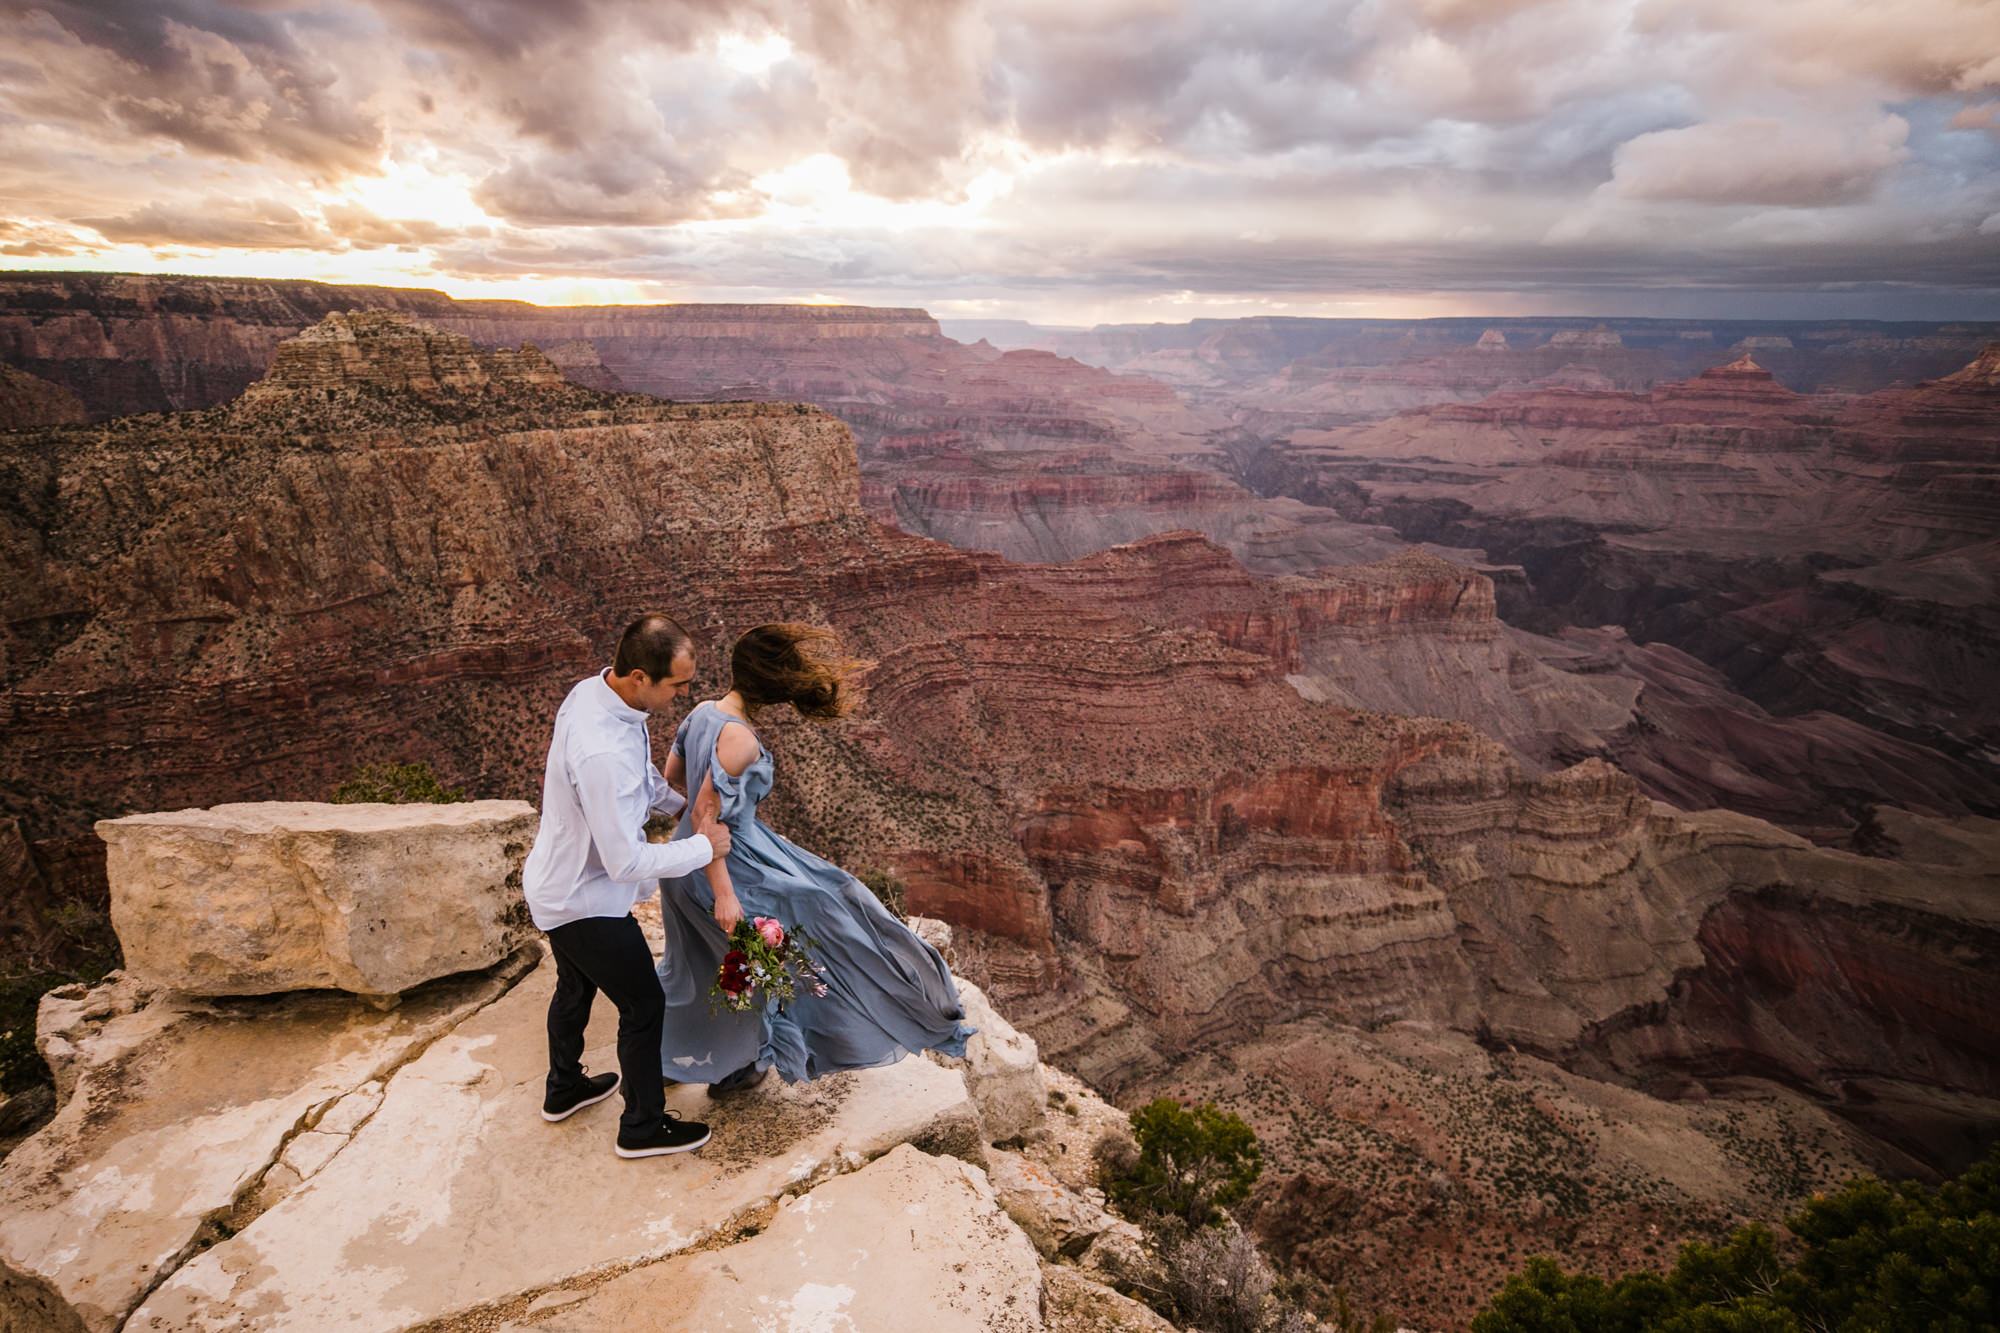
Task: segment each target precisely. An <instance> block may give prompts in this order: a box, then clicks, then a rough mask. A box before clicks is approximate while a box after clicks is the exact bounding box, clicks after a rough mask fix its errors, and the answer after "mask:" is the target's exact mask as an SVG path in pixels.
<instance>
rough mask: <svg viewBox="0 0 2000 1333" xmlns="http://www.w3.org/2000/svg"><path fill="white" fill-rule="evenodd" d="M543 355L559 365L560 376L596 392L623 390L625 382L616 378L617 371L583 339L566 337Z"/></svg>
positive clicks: (617, 391)
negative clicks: (565, 339) (566, 338)
mask: <svg viewBox="0 0 2000 1333" xmlns="http://www.w3.org/2000/svg"><path fill="white" fill-rule="evenodd" d="M544 355H546V356H547V357H548V358H549V360H551V361H553V362H555V363H556V365H557V366H559V367H561V369H562V373H563V377H564V378H565V379H567V380H569V381H570V382H571V383H572V384H581V385H582V386H583V387H584V388H586V389H596V390H598V391H599V392H600V393H624V392H626V386H625V381H623V380H621V379H619V378H618V372H617V371H615V370H613V369H611V367H609V366H607V365H605V364H604V358H603V357H601V356H599V355H598V354H597V347H596V345H595V344H594V343H591V342H590V341H589V340H587V339H584V338H570V339H568V340H567V341H564V342H559V343H555V344H554V345H552V346H550V347H549V348H548V349H547V351H546V352H545V353H544Z"/></svg>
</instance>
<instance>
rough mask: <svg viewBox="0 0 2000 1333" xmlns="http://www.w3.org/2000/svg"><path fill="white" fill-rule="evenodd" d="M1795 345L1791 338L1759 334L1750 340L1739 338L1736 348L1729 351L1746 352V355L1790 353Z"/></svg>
mask: <svg viewBox="0 0 2000 1333" xmlns="http://www.w3.org/2000/svg"><path fill="white" fill-rule="evenodd" d="M1794 345H1795V344H1793V342H1792V340H1791V339H1790V338H1784V337H1780V336H1777V335H1775V334H1758V335H1756V336H1754V337H1750V338H1739V339H1738V340H1737V342H1736V346H1734V347H1732V348H1730V349H1729V350H1730V351H1732V352H1744V353H1749V352H1753V351H1758V350H1763V351H1770V352H1789V351H1791V350H1792V348H1793V346H1794Z"/></svg>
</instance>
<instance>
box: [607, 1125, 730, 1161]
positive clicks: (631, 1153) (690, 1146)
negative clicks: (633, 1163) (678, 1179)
mask: <svg viewBox="0 0 2000 1333" xmlns="http://www.w3.org/2000/svg"><path fill="white" fill-rule="evenodd" d="M714 1137H715V1133H714V1131H712V1130H711V1131H710V1132H709V1133H707V1134H704V1135H702V1136H701V1137H700V1138H698V1139H696V1140H695V1141H694V1142H693V1143H676V1144H674V1145H673V1146H672V1147H670V1148H664V1147H663V1148H627V1147H625V1146H624V1145H623V1144H620V1145H618V1146H617V1153H618V1155H619V1156H620V1157H665V1156H666V1155H667V1154H668V1153H676V1152H693V1151H694V1150H695V1149H696V1148H699V1147H700V1146H701V1145H702V1144H704V1143H707V1142H708V1141H709V1140H710V1139H712V1138H714Z"/></svg>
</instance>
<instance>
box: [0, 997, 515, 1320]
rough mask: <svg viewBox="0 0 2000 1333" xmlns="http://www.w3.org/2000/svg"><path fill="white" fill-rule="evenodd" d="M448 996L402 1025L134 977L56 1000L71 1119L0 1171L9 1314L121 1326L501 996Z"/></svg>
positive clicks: (52, 1017) (41, 1035) (47, 1030)
mask: <svg viewBox="0 0 2000 1333" xmlns="http://www.w3.org/2000/svg"><path fill="white" fill-rule="evenodd" d="M518 970H519V968H518V967H515V968H506V967H503V968H501V969H498V970H496V971H495V972H492V973H489V974H486V975H477V976H473V977H467V978H456V979H453V980H451V981H446V982H440V983H437V984H435V985H433V986H430V987H427V988H425V989H424V990H422V991H421V992H419V993H417V994H414V995H412V996H410V997H409V999H408V1000H407V1001H406V1002H405V1003H404V1004H403V1005H402V1006H401V1007H399V1008H398V1009H397V1010H396V1011H395V1012H393V1013H386V1014H385V1013H381V1012H378V1011H377V1010H375V1009H374V1008H372V1007H370V1006H368V1005H366V1004H363V1003H361V1002H360V1001H359V1000H356V999H354V998H352V997H348V996H341V995H336V994H331V993H319V994H308V995H288V996H280V997H272V998H268V999H256V1000H239V1001H231V1002H218V1001H202V1000H191V999H184V998H181V997H176V996H171V995H160V994H155V993H154V992H152V991H151V990H150V989H149V988H147V987H145V986H144V985H142V984H140V983H138V982H137V981H136V980H134V979H131V978H124V979H120V978H118V977H114V978H112V979H111V980H110V981H109V982H108V983H107V984H106V985H104V986H101V987H98V988H96V989H93V990H89V991H85V990H84V989H83V988H82V987H80V986H79V987H74V988H71V989H69V990H65V991H58V992H55V993H53V994H51V995H50V996H49V997H47V998H46V999H45V1000H44V1002H43V1006H42V1013H41V1019H40V1022H39V1024H38V1029H37V1040H38V1044H39V1046H40V1048H41V1050H42V1052H43V1054H44V1055H45V1057H46V1058H47V1059H48V1061H49V1064H50V1067H51V1068H52V1069H53V1070H54V1071H55V1072H56V1076H57V1080H58V1092H59V1093H60V1094H61V1096H62V1103H61V1109H60V1110H59V1111H58V1112H57V1114H56V1117H55V1119H54V1120H53V1121H52V1122H51V1123H50V1124H49V1125H48V1126H47V1127H45V1128H44V1129H42V1130H41V1132H40V1133H38V1134H36V1135H35V1136H34V1137H33V1138H31V1139H29V1140H28V1141H27V1142H26V1143H24V1144H22V1145H21V1146H20V1147H18V1148H16V1149H15V1150H14V1151H13V1152H12V1153H10V1154H9V1155H8V1157H7V1158H6V1161H5V1163H4V1164H0V1186H3V1187H0V1198H4V1199H5V1200H6V1203H5V1205H4V1206H0V1317H4V1318H5V1319H6V1321H7V1325H8V1326H9V1327H18V1328H23V1329H44V1328H48V1329H88V1330H92V1331H93V1333H95V1331H96V1330H108V1329H115V1328H120V1327H123V1326H124V1323H125V1320H126V1318H127V1316H129V1315H130V1313H131V1311H132V1310H133V1308H134V1307H135V1306H136V1305H138V1304H139V1302H140V1301H142V1300H143V1299H144V1298H145V1297H146V1295H147V1294H148V1293H149V1292H151V1291H152V1290H153V1288H154V1287H156V1286H157V1285H158V1284H159V1283H160V1282H162V1281H163V1280H165V1279H166V1278H168V1277H169V1276H170V1275H172V1274H173V1273H174V1272H175V1271H176V1269H177V1268H178V1267H179V1266H180V1265H181V1264H183V1263H185V1262H186V1261H187V1260H189V1259H190V1258H192V1257H193V1256H194V1255H196V1254H197V1253H199V1252H200V1251H201V1249H202V1248H203V1247H204V1246H205V1245H209V1244H213V1243H214V1242H215V1241H216V1240H218V1239H220V1238H221V1237H222V1236H224V1235H226V1234H228V1231H229V1230H231V1229H241V1227H243V1226H245V1225H247V1224H248V1222H249V1221H250V1219H251V1217H252V1216H254V1215H256V1213H257V1212H258V1210H259V1209H260V1208H261V1207H262V1206H264V1202H263V1201H264V1200H266V1199H268V1198H269V1197H270V1196H271V1194H273V1193H276V1192H278V1191H280V1190H282V1189H284V1188H287V1187H296V1185H297V1184H298V1183H299V1182H300V1181H301V1180H303V1179H306V1178H309V1177H312V1176H314V1175H316V1174H317V1172H318V1171H320V1170H321V1169H323V1168H324V1166H325V1164H326V1163H327V1162H328V1161H329V1160H332V1159H335V1158H336V1157H337V1155H338V1154H339V1153H340V1152H341V1151H342V1150H343V1149H344V1148H345V1146H346V1144H347V1141H348V1140H349V1139H350V1138H351V1137H352V1136H353V1135H354V1133H355V1132H356V1131H357V1130H358V1129H359V1128H363V1127H365V1126H366V1125H367V1124H368V1122H369V1121H370V1120H371V1119H372V1117H373V1115H374V1113H375V1108H376V1106H377V1104H378V1103H379V1102H380V1099H381V1096H382V1086H381V1085H382V1082H383V1081H384V1080H386V1079H389V1078H391V1077H392V1076H393V1075H394V1074H395V1072H396V1071H397V1070H398V1069H399V1068H400V1067H401V1066H402V1065H404V1064H406V1063H409V1062H411V1061H413V1060H416V1059H418V1058H419V1057H420V1056H421V1055H422V1053H423V1052H424V1051H425V1050H426V1049H427V1048H428V1047H430V1046H431V1045H432V1044H433V1043H435V1042H436V1041H437V1040H438V1039H439V1038H440V1037H441V1036H442V1035H443V1034H444V1033H446V1032H449V1031H451V1030H452V1029H453V1028H454V1027H456V1026H457V1025H458V1024H459V1023H461V1022H463V1021H465V1020H466V1019H468V1018H469V1017H472V1016H473V1015H475V1014H477V1013H479V1012H480V1011H481V1010H482V1009H483V1008H484V1007H485V1006H487V1005H490V1004H492V1003H493V1002H494V1000H495V999H496V998H498V997H499V996H500V995H501V994H503V993H504V992H505V991H506V989H507V985H508V982H509V980H510V976H509V974H510V972H518Z"/></svg>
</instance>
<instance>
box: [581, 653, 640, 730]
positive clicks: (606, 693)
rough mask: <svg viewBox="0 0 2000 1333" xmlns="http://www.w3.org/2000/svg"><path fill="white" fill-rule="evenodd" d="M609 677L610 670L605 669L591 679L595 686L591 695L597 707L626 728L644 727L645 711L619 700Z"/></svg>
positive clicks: (608, 668)
mask: <svg viewBox="0 0 2000 1333" xmlns="http://www.w3.org/2000/svg"><path fill="white" fill-rule="evenodd" d="M610 675H611V668H610V667H606V668H604V670H602V671H600V672H598V673H597V675H596V676H595V677H594V678H593V679H595V680H596V682H597V684H596V686H595V687H594V688H593V689H592V691H591V693H592V695H593V696H594V697H595V698H596V700H597V705H598V707H599V708H601V709H603V710H604V711H605V712H606V713H607V714H609V715H610V716H611V717H612V718H614V719H616V720H617V721H620V722H623V723H625V724H626V725H628V726H644V725H645V723H646V713H645V710H644V709H640V708H634V707H632V705H630V704H628V703H626V702H625V701H624V700H623V699H621V698H619V697H618V691H616V690H614V689H612V688H611V682H610V680H609V679H608V677H609V676H610Z"/></svg>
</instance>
